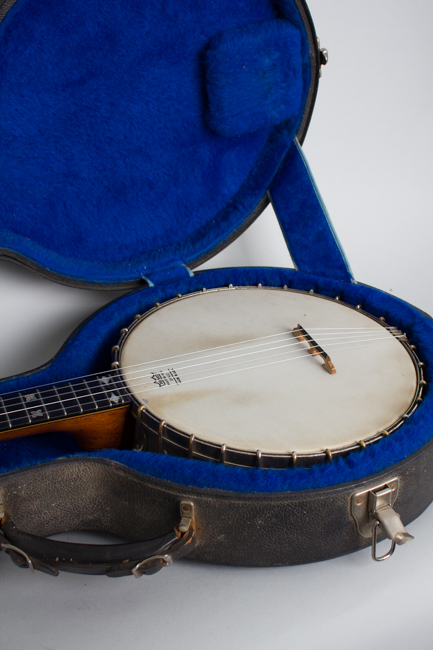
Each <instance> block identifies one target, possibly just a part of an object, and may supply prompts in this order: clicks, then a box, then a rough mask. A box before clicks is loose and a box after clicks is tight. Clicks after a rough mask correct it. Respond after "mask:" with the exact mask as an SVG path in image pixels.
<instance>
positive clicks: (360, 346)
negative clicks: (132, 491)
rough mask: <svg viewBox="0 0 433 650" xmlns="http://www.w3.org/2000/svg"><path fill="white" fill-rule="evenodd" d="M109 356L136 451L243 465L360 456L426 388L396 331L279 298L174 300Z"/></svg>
mask: <svg viewBox="0 0 433 650" xmlns="http://www.w3.org/2000/svg"><path fill="white" fill-rule="evenodd" d="M299 327H301V328H302V336H301V335H300V330H298V328H299ZM307 335H308V336H307ZM299 338H301V339H302V340H299ZM308 339H310V340H309V341H308ZM318 351H321V352H322V355H320V354H319V353H318ZM114 353H115V361H114V364H113V365H114V367H119V369H118V372H119V374H120V376H121V378H122V380H123V382H124V384H125V388H126V390H127V391H128V393H130V394H131V396H132V399H133V402H134V404H135V413H136V418H137V423H138V424H137V435H136V444H137V445H138V447H139V448H141V449H145V450H149V451H155V452H162V453H168V454H172V455H177V456H184V457H189V458H196V459H200V460H213V461H217V462H222V463H225V464H228V465H236V466H243V467H262V468H279V469H285V468H287V467H291V466H293V465H309V464H311V463H314V462H320V461H323V460H332V459H333V458H334V457H337V456H340V455H345V454H347V453H349V452H350V451H353V450H355V449H363V448H365V446H366V445H369V444H372V443H375V442H378V441H379V440H381V439H382V438H384V437H385V436H388V435H390V434H392V432H393V431H395V430H396V429H397V428H398V427H399V426H400V425H401V424H402V423H403V422H404V421H405V419H407V418H408V417H410V415H411V414H412V413H413V411H414V410H415V409H416V407H417V405H418V403H419V401H420V400H421V393H422V388H423V383H422V382H423V379H422V364H421V363H420V362H419V360H418V358H417V357H416V355H415V353H414V352H413V350H412V349H411V347H410V345H409V343H408V341H407V339H406V337H405V336H404V335H402V333H401V332H399V331H398V330H395V328H392V327H390V326H388V325H387V324H385V323H384V322H382V321H381V320H380V319H376V318H374V317H372V316H369V315H367V314H366V313H365V312H363V311H361V310H360V309H357V308H353V307H351V306H349V305H346V304H344V303H342V302H341V301H338V300H337V301H336V300H331V299H329V298H324V297H322V296H320V295H316V294H311V293H307V292H302V291H292V290H288V289H287V288H272V287H261V286H258V287H229V288H220V289H214V290H210V291H206V290H202V291H201V292H197V293H193V294H189V295H186V296H183V297H181V296H179V297H177V298H175V299H174V300H171V301H168V302H167V303H164V304H163V305H156V306H155V307H154V308H153V309H152V310H150V311H149V312H147V313H146V314H145V315H143V316H142V317H137V318H136V319H135V321H134V323H133V324H132V326H131V327H130V328H128V329H127V330H126V329H125V330H123V332H122V339H121V340H120V342H119V345H118V346H116V347H115V348H114ZM310 353H315V354H310ZM325 358H329V359H332V362H331V365H332V367H333V369H334V370H333V372H332V373H330V372H326V371H325V370H326V363H325V361H324V359H325Z"/></svg>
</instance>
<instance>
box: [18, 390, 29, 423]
mask: <svg viewBox="0 0 433 650" xmlns="http://www.w3.org/2000/svg"><path fill="white" fill-rule="evenodd" d="M18 395H19V396H20V398H21V402H22V405H23V407H24V410H25V412H26V413H27V417H28V419H29V424H31V423H32V418H31V417H30V414H29V412H28V410H27V407H26V405H25V403H24V397H23V396H22V395H21V393H18Z"/></svg>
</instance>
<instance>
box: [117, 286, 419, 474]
mask: <svg viewBox="0 0 433 650" xmlns="http://www.w3.org/2000/svg"><path fill="white" fill-rule="evenodd" d="M257 289H261V290H268V291H284V292H290V293H296V294H303V295H314V297H315V298H320V299H321V300H326V301H329V302H338V303H339V305H341V306H344V307H347V308H348V309H351V310H354V311H356V312H358V313H360V314H362V315H363V316H366V317H367V318H369V319H370V320H373V321H374V322H376V323H377V324H379V325H380V326H382V327H383V328H384V329H385V330H387V331H388V332H389V333H391V334H392V331H391V330H392V326H391V325H389V324H388V323H387V322H386V321H385V318H384V317H380V318H378V317H376V316H374V315H372V314H370V313H368V312H366V311H364V310H363V309H362V308H361V306H360V305H356V306H354V305H351V304H349V303H346V302H344V301H342V300H340V298H339V296H337V297H336V298H331V297H329V296H325V295H322V294H320V293H316V292H314V291H313V290H310V291H305V290H300V289H292V288H289V287H288V286H287V285H284V286H283V287H274V286H263V285H262V284H258V285H250V286H242V285H239V286H233V285H231V284H230V285H229V286H227V287H217V288H214V289H205V288H203V289H202V290H201V291H195V292H192V293H188V294H184V295H181V294H177V295H176V296H175V297H174V298H171V299H169V300H167V301H165V302H163V303H159V302H157V303H155V305H154V306H153V307H152V308H151V309H149V310H148V311H146V312H145V313H144V314H137V315H136V316H135V318H134V320H133V322H132V323H131V325H130V326H129V327H128V328H124V329H122V330H121V333H120V334H121V336H120V339H119V341H118V344H117V345H115V346H114V347H113V348H112V357H113V362H112V368H113V370H114V372H115V373H116V375H117V378H118V380H119V381H120V382H121V384H122V386H123V388H124V389H125V390H126V391H127V392H128V393H129V394H130V399H131V411H132V414H133V416H134V418H135V419H136V427H135V436H134V437H135V440H134V444H135V448H136V449H137V450H140V451H152V452H157V453H165V454H169V455H174V456H181V457H186V458H190V459H196V460H205V461H209V460H210V461H214V462H217V463H221V464H224V465H230V466H235V467H246V468H254V467H255V468H262V469H287V468H289V467H294V466H297V467H298V466H300V467H304V466H311V465H313V464H316V463H320V462H324V461H328V462H331V461H332V460H334V459H336V458H339V457H344V456H347V455H348V454H349V453H351V452H353V451H362V450H364V449H366V447H367V446H370V445H371V444H374V443H376V442H378V441H380V440H382V439H383V438H386V437H388V436H389V435H391V434H392V433H393V432H394V431H396V430H397V429H399V428H400V427H401V426H402V425H403V424H404V422H405V421H406V420H407V419H408V418H409V417H410V416H411V415H412V414H413V413H414V411H415V410H416V408H417V407H418V404H419V403H420V402H421V401H422V393H423V388H424V385H425V383H426V382H425V381H424V378H423V364H422V362H421V361H420V360H419V358H418V356H417V354H416V352H415V349H414V346H411V345H410V343H409V341H408V340H407V338H406V336H405V337H404V339H401V338H398V339H397V337H395V338H396V339H397V340H398V341H399V343H400V344H401V345H402V346H403V347H404V348H405V350H406V352H407V354H408V355H409V357H410V359H411V361H412V363H413V367H414V371H415V376H416V389H415V391H414V395H413V398H412V401H411V402H410V404H409V406H408V407H407V408H406V410H405V411H404V412H403V413H402V414H401V415H400V416H399V417H398V418H397V419H396V420H395V422H393V423H392V424H391V425H390V426H388V427H387V428H386V429H384V430H380V431H378V432H376V433H375V434H373V435H371V436H369V437H366V438H365V439H364V440H360V441H358V442H356V443H352V444H348V445H343V446H337V447H331V448H329V449H320V450H317V451H316V452H308V453H303V452H301V453H298V452H296V451H292V452H287V453H269V452H262V451H261V450H260V449H258V450H250V451H246V450H241V449H237V448H236V447H232V446H229V445H226V444H221V445H218V444H215V443H214V442H210V441H207V440H205V439H203V438H201V437H199V436H196V435H195V434H189V433H186V432H185V431H182V430H181V429H180V428H177V427H175V426H172V425H171V424H170V423H169V422H167V421H166V420H164V419H163V418H161V417H159V416H158V415H157V414H156V413H155V412H153V411H152V409H151V408H149V407H148V406H147V405H145V404H143V402H142V401H140V399H139V398H138V397H136V396H135V394H134V392H132V391H131V389H130V388H129V387H128V385H127V382H126V380H125V378H124V376H123V373H122V366H121V363H120V359H121V355H122V351H123V350H124V346H125V343H126V342H127V340H128V338H129V336H130V334H131V333H132V331H133V330H134V329H135V328H136V327H137V326H138V325H140V324H141V323H142V322H143V321H144V320H146V319H147V318H149V317H150V316H152V315H153V314H154V313H156V312H157V311H159V310H161V309H163V308H164V307H167V306H169V305H172V304H174V303H178V302H179V301H182V300H186V299H189V298H192V297H196V296H200V295H202V294H203V293H215V292H222V291H236V290H257ZM394 329H395V328H394Z"/></svg>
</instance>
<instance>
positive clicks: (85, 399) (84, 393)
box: [69, 379, 98, 413]
mask: <svg viewBox="0 0 433 650" xmlns="http://www.w3.org/2000/svg"><path fill="white" fill-rule="evenodd" d="M69 386H70V387H71V388H72V390H73V391H74V395H75V397H76V398H77V400H78V403H79V405H80V407H81V411H82V413H91V412H92V411H95V410H96V409H97V408H98V407H97V406H96V402H95V400H94V398H93V395H92V394H91V392H90V390H89V388H88V386H87V384H86V382H85V381H84V380H81V379H80V380H79V381H74V383H73V384H71V383H69Z"/></svg>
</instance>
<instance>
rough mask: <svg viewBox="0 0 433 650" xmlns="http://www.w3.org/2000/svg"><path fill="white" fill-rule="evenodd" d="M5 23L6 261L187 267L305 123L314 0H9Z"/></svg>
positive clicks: (245, 212) (44, 265) (314, 73)
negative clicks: (308, 1) (159, 0)
mask: <svg viewBox="0 0 433 650" xmlns="http://www.w3.org/2000/svg"><path fill="white" fill-rule="evenodd" d="M0 19H2V20H1V23H0V109H1V113H2V120H1V122H0V168H1V170H2V171H1V174H0V194H1V197H2V200H1V205H0V255H1V257H3V258H4V259H9V260H14V261H16V262H19V263H21V264H24V265H25V266H28V267H31V268H33V269H35V270H36V271H37V272H39V273H41V274H42V275H44V276H47V277H49V278H52V279H54V280H57V281H59V282H63V283H65V284H70V285H74V286H93V287H98V288H125V287H128V286H135V285H138V284H139V283H140V282H141V283H143V280H147V281H148V283H149V284H152V283H154V282H155V283H158V282H159V281H160V280H161V277H165V275H164V274H166V275H167V277H168V276H170V275H171V276H172V275H176V274H179V273H180V274H182V273H190V269H193V268H195V267H196V266H198V265H199V264H201V263H203V262H204V261H205V260H206V259H209V258H210V257H211V256H213V255H215V254H216V253H217V252H218V251H220V250H221V249H222V248H224V247H225V246H226V245H228V244H229V243H230V242H231V241H233V239H234V238H235V237H237V236H238V235H239V234H240V233H241V232H242V231H243V230H244V229H245V228H246V227H247V226H248V225H249V224H250V223H251V221H252V220H253V219H254V218H255V217H256V216H258V214H259V213H260V212H261V210H262V209H263V208H264V206H265V205H266V203H267V201H268V198H267V191H268V188H269V186H270V184H271V182H272V181H273V179H274V178H275V176H276V173H277V170H279V168H281V166H282V163H283V161H284V160H286V161H287V160H288V156H287V154H288V151H289V150H290V148H291V149H292V150H293V149H294V145H293V144H292V145H291V143H292V142H293V140H294V138H295V137H297V138H298V140H301V141H302V139H303V137H304V135H305V133H306V130H307V127H308V123H309V120H310V117H311V112H312V109H313V104H314V100H315V95H316V90H317V83H318V76H319V69H320V52H319V50H318V45H317V39H316V36H315V33H314V27H313V25H312V22H311V18H310V15H309V12H308V9H307V7H306V5H305V2H304V0H236V2H233V0H209V1H208V2H206V3H204V4H203V3H197V2H193V1H192V0H182V2H179V0H167V1H166V2H163V3H153V2H145V1H144V0H127V1H126V2H119V1H118V0H109V2H107V0H74V1H73V2H72V0H62V2H58V0H16V1H15V2H14V0H6V2H3V4H2V3H1V0H0ZM295 144H296V143H295ZM297 152H298V153H296V152H295V157H299V156H300V155H301V154H300V149H299V147H297ZM292 158H293V155H292ZM285 164H286V167H287V163H285ZM290 164H291V165H294V164H296V161H295V162H293V161H292V163H290ZM283 166H284V165H283ZM290 175H291V171H289V172H288V173H287V172H286V177H287V176H289V177H290ZM293 179H294V180H293V183H294V184H295V183H297V182H298V180H299V179H297V177H296V170H295V172H294V175H293ZM286 193H287V187H286V185H285V187H284V192H283V194H284V195H285V194H286ZM277 200H278V197H277ZM284 201H285V199H284ZM285 209H286V207H284V210H285ZM283 230H284V229H283ZM295 239H296V237H295ZM295 243H296V242H295ZM304 243H305V242H304ZM298 244H299V246H300V247H301V248H302V246H303V243H302V241H301V242H298ZM295 248H296V246H295ZM291 252H292V255H293V256H294V258H295V262H296V251H293V250H291ZM301 256H302V253H301ZM327 264H328V262H327ZM338 265H340V266H341V262H340V261H338V263H337V266H338ZM331 266H332V265H331ZM343 266H344V264H343ZM339 273H340V275H341V274H342V275H343V276H345V275H346V276H347V270H346V269H345V268H343V267H342V268H341V269H340V271H339ZM161 274H162V276H161ZM334 275H335V274H334ZM337 276H338V272H337Z"/></svg>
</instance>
